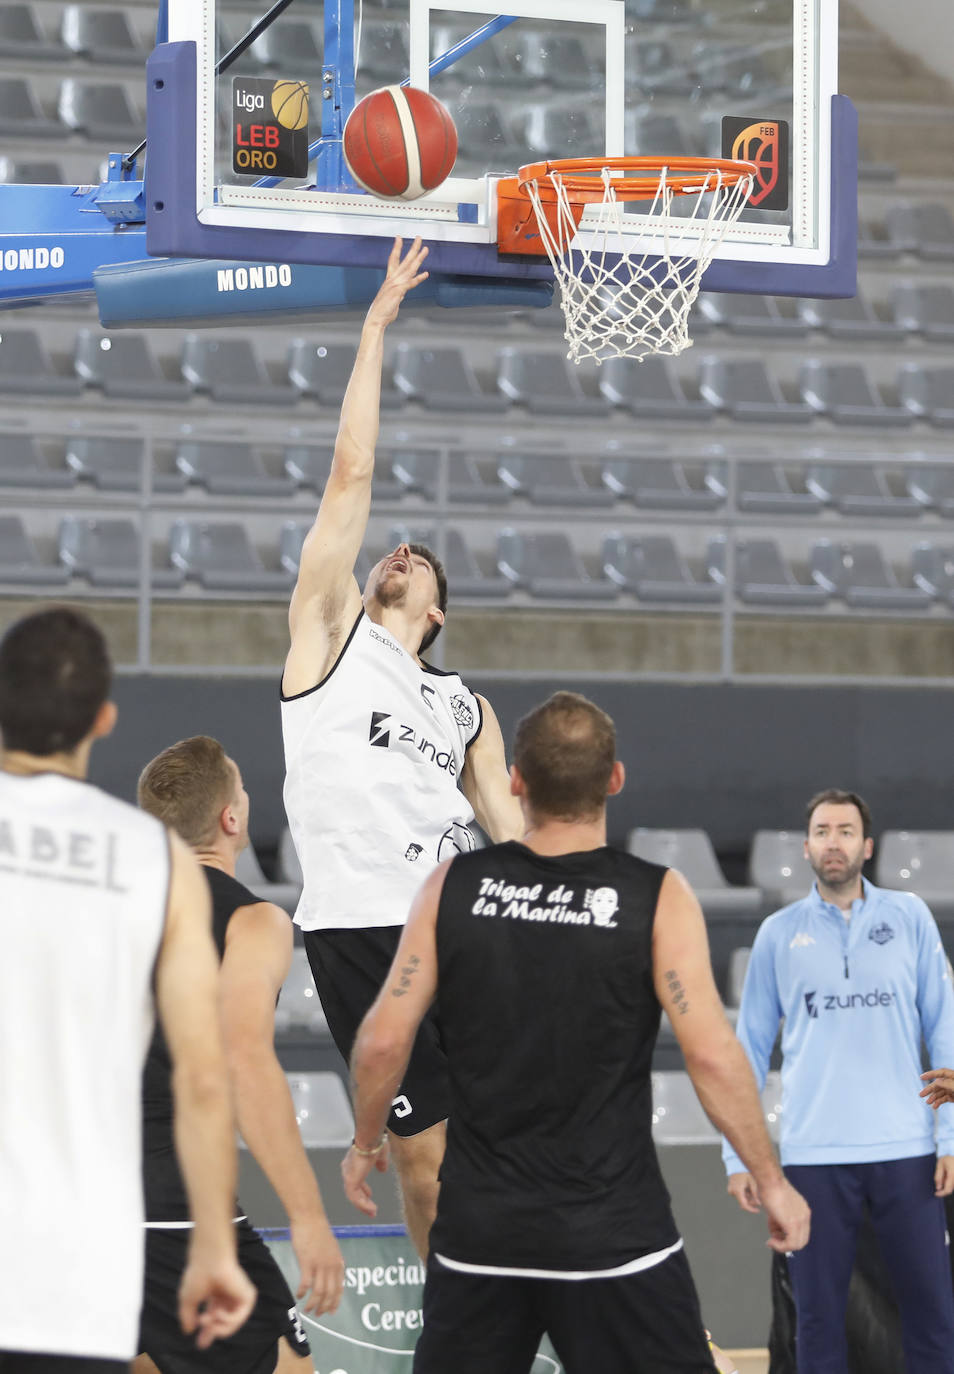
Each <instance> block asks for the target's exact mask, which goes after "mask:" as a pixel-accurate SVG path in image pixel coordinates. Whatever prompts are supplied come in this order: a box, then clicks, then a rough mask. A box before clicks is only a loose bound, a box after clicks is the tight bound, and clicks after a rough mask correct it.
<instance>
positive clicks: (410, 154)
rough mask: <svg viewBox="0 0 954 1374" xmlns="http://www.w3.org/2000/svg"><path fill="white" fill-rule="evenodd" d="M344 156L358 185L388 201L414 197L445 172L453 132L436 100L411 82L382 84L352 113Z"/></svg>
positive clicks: (452, 156)
mask: <svg viewBox="0 0 954 1374" xmlns="http://www.w3.org/2000/svg"><path fill="white" fill-rule="evenodd" d="M343 143H344V157H345V162H346V163H347V165H348V171H349V172H350V173H351V175H352V176H353V177H354V179H355V181H356V182H357V183H358V185H359V186H363V187H364V189H365V190H366V191H369V192H370V193H371V194H372V195H373V196H382V197H383V198H385V199H387V200H397V199H400V200H416V199H417V197H418V196H423V195H424V194H425V192H427V191H433V190H434V189H435V187H437V186H440V184H441V182H442V181H444V180H446V178H447V177H448V176H450V173H451V169H452V168H453V166H454V163H455V161H456V160H457V130H456V128H455V127H454V121H453V120H452V119H451V117H450V115H449V114H448V113H447V111H446V110H445V108H444V106H443V105H442V104H441V102H440V101H439V100H437V99H436V98H435V97H434V96H432V95H431V94H430V92H429V91H419V90H416V89H415V88H414V87H413V86H383V87H382V88H381V89H380V90H377V91H372V92H371V94H370V95H366V96H365V97H364V99H363V100H361V101H359V102H358V104H357V105H356V106H355V107H354V109H353V110H352V111H351V114H350V115H349V116H348V122H347V123H346V124H345V127H344V139H343Z"/></svg>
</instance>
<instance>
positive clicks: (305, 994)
mask: <svg viewBox="0 0 954 1374" xmlns="http://www.w3.org/2000/svg"><path fill="white" fill-rule="evenodd" d="M275 1029H276V1030H277V1031H279V1032H286V1031H290V1030H303V1031H307V1033H308V1034H309V1035H315V1036H320V1037H321V1038H322V1039H324V1040H330V1039H331V1032H330V1031H329V1029H328V1021H327V1019H326V1017H325V1013H324V1012H323V1011H322V1007H321V1002H320V1000H319V998H318V993H317V992H316V990H315V979H314V976H313V975H312V972H311V968H310V966H309V963H308V955H307V954H306V953H305V951H304V949H302V948H300V947H299V948H297V949H295V950H293V951H292V962H291V968H290V969H289V970H288V976H287V978H286V979H285V981H284V983H283V984H282V990H281V992H280V993H279V996H278V1006H277V1007H276V1008H275Z"/></svg>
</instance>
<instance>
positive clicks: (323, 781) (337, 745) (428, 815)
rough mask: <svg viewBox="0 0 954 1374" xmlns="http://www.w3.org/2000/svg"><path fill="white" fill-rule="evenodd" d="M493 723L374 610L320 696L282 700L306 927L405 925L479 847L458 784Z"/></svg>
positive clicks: (299, 916) (289, 804)
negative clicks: (433, 888)
mask: <svg viewBox="0 0 954 1374" xmlns="http://www.w3.org/2000/svg"><path fill="white" fill-rule="evenodd" d="M482 724H483V718H482V716H481V711H480V703H479V702H478V700H477V698H476V697H475V696H474V694H473V692H471V691H470V690H469V689H468V688H467V687H465V686H464V684H463V682H462V681H461V679H460V677H459V676H458V674H457V673H445V672H441V671H439V670H438V669H437V668H430V667H425V668H422V667H421V665H420V664H419V663H418V661H417V660H416V659H415V658H414V656H413V655H411V654H409V653H407V651H406V650H405V649H403V648H402V647H401V645H400V644H399V643H398V641H397V640H396V639H395V638H394V637H393V635H390V634H389V633H388V632H387V630H385V629H383V628H382V627H381V626H380V625H376V624H375V623H374V621H372V620H369V619H368V617H367V616H366V615H365V613H364V612H363V611H362V612H361V614H360V615H359V616H358V619H357V620H356V622H355V624H354V628H353V629H352V631H351V634H350V635H349V636H348V640H347V642H346V644H345V646H344V648H343V649H342V651H341V653H340V654H339V656H338V659H337V661H336V662H335V664H334V667H333V668H332V669H331V671H330V672H329V673H328V674H327V676H326V677H325V678H324V679H323V680H322V681H321V682H320V683H319V684H318V686H317V687H313V688H311V689H310V690H309V691H307V692H301V693H299V694H298V695H297V696H293V697H284V696H283V697H282V735H283V738H284V742H285V770H286V776H285V812H286V814H287V816H288V827H289V829H290V831H291V835H292V839H293V840H294V843H295V848H296V850H297V851H298V858H299V861H300V863H301V868H302V875H303V878H304V888H303V890H302V895H301V900H300V901H299V903H298V910H297V912H296V914H295V921H296V922H297V924H298V925H300V926H301V927H302V928H303V929H304V930H319V929H332V928H338V929H342V928H349V927H350V928H361V927H367V926H394V925H403V924H404V922H405V920H406V919H407V914H408V909H409V907H410V904H411V900H412V898H413V896H414V894H415V893H416V892H417V890H418V888H419V887H420V886H421V883H422V882H423V881H424V879H425V878H426V877H427V875H428V873H430V872H431V870H432V869H433V868H434V867H435V866H436V865H437V864H438V863H439V862H441V861H442V860H443V859H448V858H452V857H453V855H454V854H457V853H461V852H463V851H466V850H469V849H473V848H474V847H475V841H474V836H473V832H472V831H471V830H470V828H469V827H470V823H471V821H473V819H474V813H473V810H472V809H471V806H470V803H469V802H468V801H467V798H466V797H465V796H464V794H463V793H462V792H461V791H460V787H459V783H460V775H461V771H462V769H463V767H464V760H465V757H466V752H467V749H468V747H469V746H470V745H471V744H473V742H474V740H475V739H476V738H477V736H478V735H479V733H480V728H481V725H482Z"/></svg>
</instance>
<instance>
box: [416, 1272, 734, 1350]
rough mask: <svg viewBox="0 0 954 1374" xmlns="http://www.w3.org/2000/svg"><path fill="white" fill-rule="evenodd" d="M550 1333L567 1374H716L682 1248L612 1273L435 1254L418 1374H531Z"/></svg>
mask: <svg viewBox="0 0 954 1374" xmlns="http://www.w3.org/2000/svg"><path fill="white" fill-rule="evenodd" d="M544 1334H546V1335H548V1336H549V1338H550V1340H551V1342H552V1343H553V1348H554V1350H555V1351H556V1353H557V1355H558V1356H559V1357H560V1360H561V1361H562V1363H563V1368H564V1371H565V1374H594V1371H599V1374H712V1372H713V1370H714V1369H715V1364H714V1363H713V1359H712V1355H711V1353H710V1351H709V1342H708V1341H707V1339H706V1334H705V1331H704V1329H703V1326H702V1316H701V1314H700V1312H699V1299H698V1298H697V1296H696V1289H695V1285H694V1283H693V1281H692V1275H691V1274H690V1272H689V1265H688V1262H687V1260H686V1256H685V1253H684V1252H683V1251H682V1250H679V1251H677V1252H676V1254H674V1255H670V1256H669V1258H668V1259H666V1260H663V1262H662V1263H661V1264H657V1265H654V1266H653V1267H652V1268H651V1269H644V1270H642V1271H641V1272H639V1273H636V1274H627V1275H625V1276H624V1277H622V1278H613V1279H583V1280H580V1281H577V1280H573V1279H524V1278H508V1277H503V1276H500V1277H498V1276H497V1275H496V1274H465V1273H461V1272H460V1271H459V1270H456V1269H448V1268H447V1267H446V1266H445V1265H442V1264H441V1263H440V1261H439V1260H437V1259H435V1258H434V1256H433V1255H432V1256H431V1258H430V1260H429V1262H428V1266H427V1281H426V1283H425V1285H424V1329H423V1331H422V1332H421V1336H420V1339H419V1340H418V1343H417V1349H416V1351H415V1353H414V1370H413V1374H448V1372H449V1371H450V1370H453V1372H454V1374H529V1371H530V1368H531V1366H532V1365H533V1361H534V1356H535V1355H536V1353H537V1350H538V1349H539V1346H540V1341H541V1340H542V1338H543V1336H544Z"/></svg>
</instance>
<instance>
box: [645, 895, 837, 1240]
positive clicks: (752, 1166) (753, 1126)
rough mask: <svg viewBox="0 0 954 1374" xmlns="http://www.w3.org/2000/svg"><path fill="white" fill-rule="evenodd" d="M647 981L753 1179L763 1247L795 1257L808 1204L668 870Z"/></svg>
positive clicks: (688, 905)
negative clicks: (794, 1182)
mask: <svg viewBox="0 0 954 1374" xmlns="http://www.w3.org/2000/svg"><path fill="white" fill-rule="evenodd" d="M653 981H654V983H655V987H656V995H657V997H658V998H659V1000H660V1002H661V1003H662V1005H663V1008H664V1009H665V1011H666V1012H667V1013H668V1015H669V1019H670V1021H671V1022H672V1026H673V1030H674V1031H675V1033H676V1039H677V1040H678V1041H679V1046H680V1048H681V1050H682V1052H683V1056H684V1058H685V1061H686V1068H687V1069H688V1070H689V1076H690V1078H691V1079H692V1084H693V1087H694V1088H695V1090H696V1093H697V1094H698V1097H699V1101H700V1102H701V1103H702V1105H703V1107H704V1108H705V1111H706V1115H707V1116H708V1117H709V1119H710V1120H711V1121H712V1123H713V1125H714V1126H716V1127H717V1128H718V1129H719V1130H720V1131H722V1133H723V1134H724V1135H726V1136H728V1138H729V1140H730V1141H731V1143H732V1146H733V1148H734V1149H735V1150H736V1152H737V1154H738V1155H739V1157H740V1159H741V1160H742V1161H743V1163H744V1164H745V1166H746V1168H747V1169H748V1170H749V1172H750V1174H751V1175H752V1178H753V1180H754V1184H755V1187H756V1189H757V1191H758V1197H759V1198H760V1199H761V1202H762V1204H763V1205H764V1207H765V1210H766V1213H767V1215H768V1223H769V1241H768V1243H769V1245H770V1246H771V1247H772V1248H773V1249H774V1250H780V1251H783V1252H784V1251H787V1250H800V1249H801V1248H802V1246H804V1245H806V1244H807V1243H808V1231H809V1216H810V1214H809V1209H808V1204H807V1203H806V1202H805V1200H804V1198H803V1197H802V1196H801V1195H800V1194H799V1193H797V1192H796V1191H795V1189H794V1188H792V1186H791V1185H790V1184H789V1183H788V1182H787V1181H786V1179H785V1176H784V1174H783V1173H782V1170H781V1167H780V1165H779V1163H778V1160H777V1158H776V1156H775V1151H774V1149H773V1147H772V1142H771V1140H770V1139H769V1135H768V1131H767V1130H766V1129H765V1120H764V1117H763V1115H762V1103H761V1101H760V1099H759V1094H758V1089H757V1087H756V1084H755V1078H754V1076H753V1074H752V1068H751V1066H750V1064H749V1061H748V1059H747V1058H746V1056H745V1051H744V1050H743V1049H742V1046H741V1045H740V1044H739V1042H738V1040H737V1039H736V1037H735V1033H734V1032H733V1030H732V1027H731V1026H730V1025H729V1022H728V1020H727V1019H726V1015H725V1012H724V1011H723V1009H722V1002H721V1000H720V998H719V993H718V989H717V988H716V985H715V979H714V978H713V976H712V965H711V963H710V961H709V941H708V938H707V936H706V928H705V920H704V918H703V915H702V910H701V908H700V906H699V903H698V902H697V900H696V898H695V895H694V893H693V891H692V889H691V888H690V887H689V884H688V883H687V882H686V881H685V879H684V878H683V877H682V876H681V874H679V873H676V872H674V871H672V870H670V872H668V873H667V874H666V877H665V878H664V879H663V885H662V889H661V891H660V895H659V902H658V905H657V908H656V919H655V923H654V926H653Z"/></svg>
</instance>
